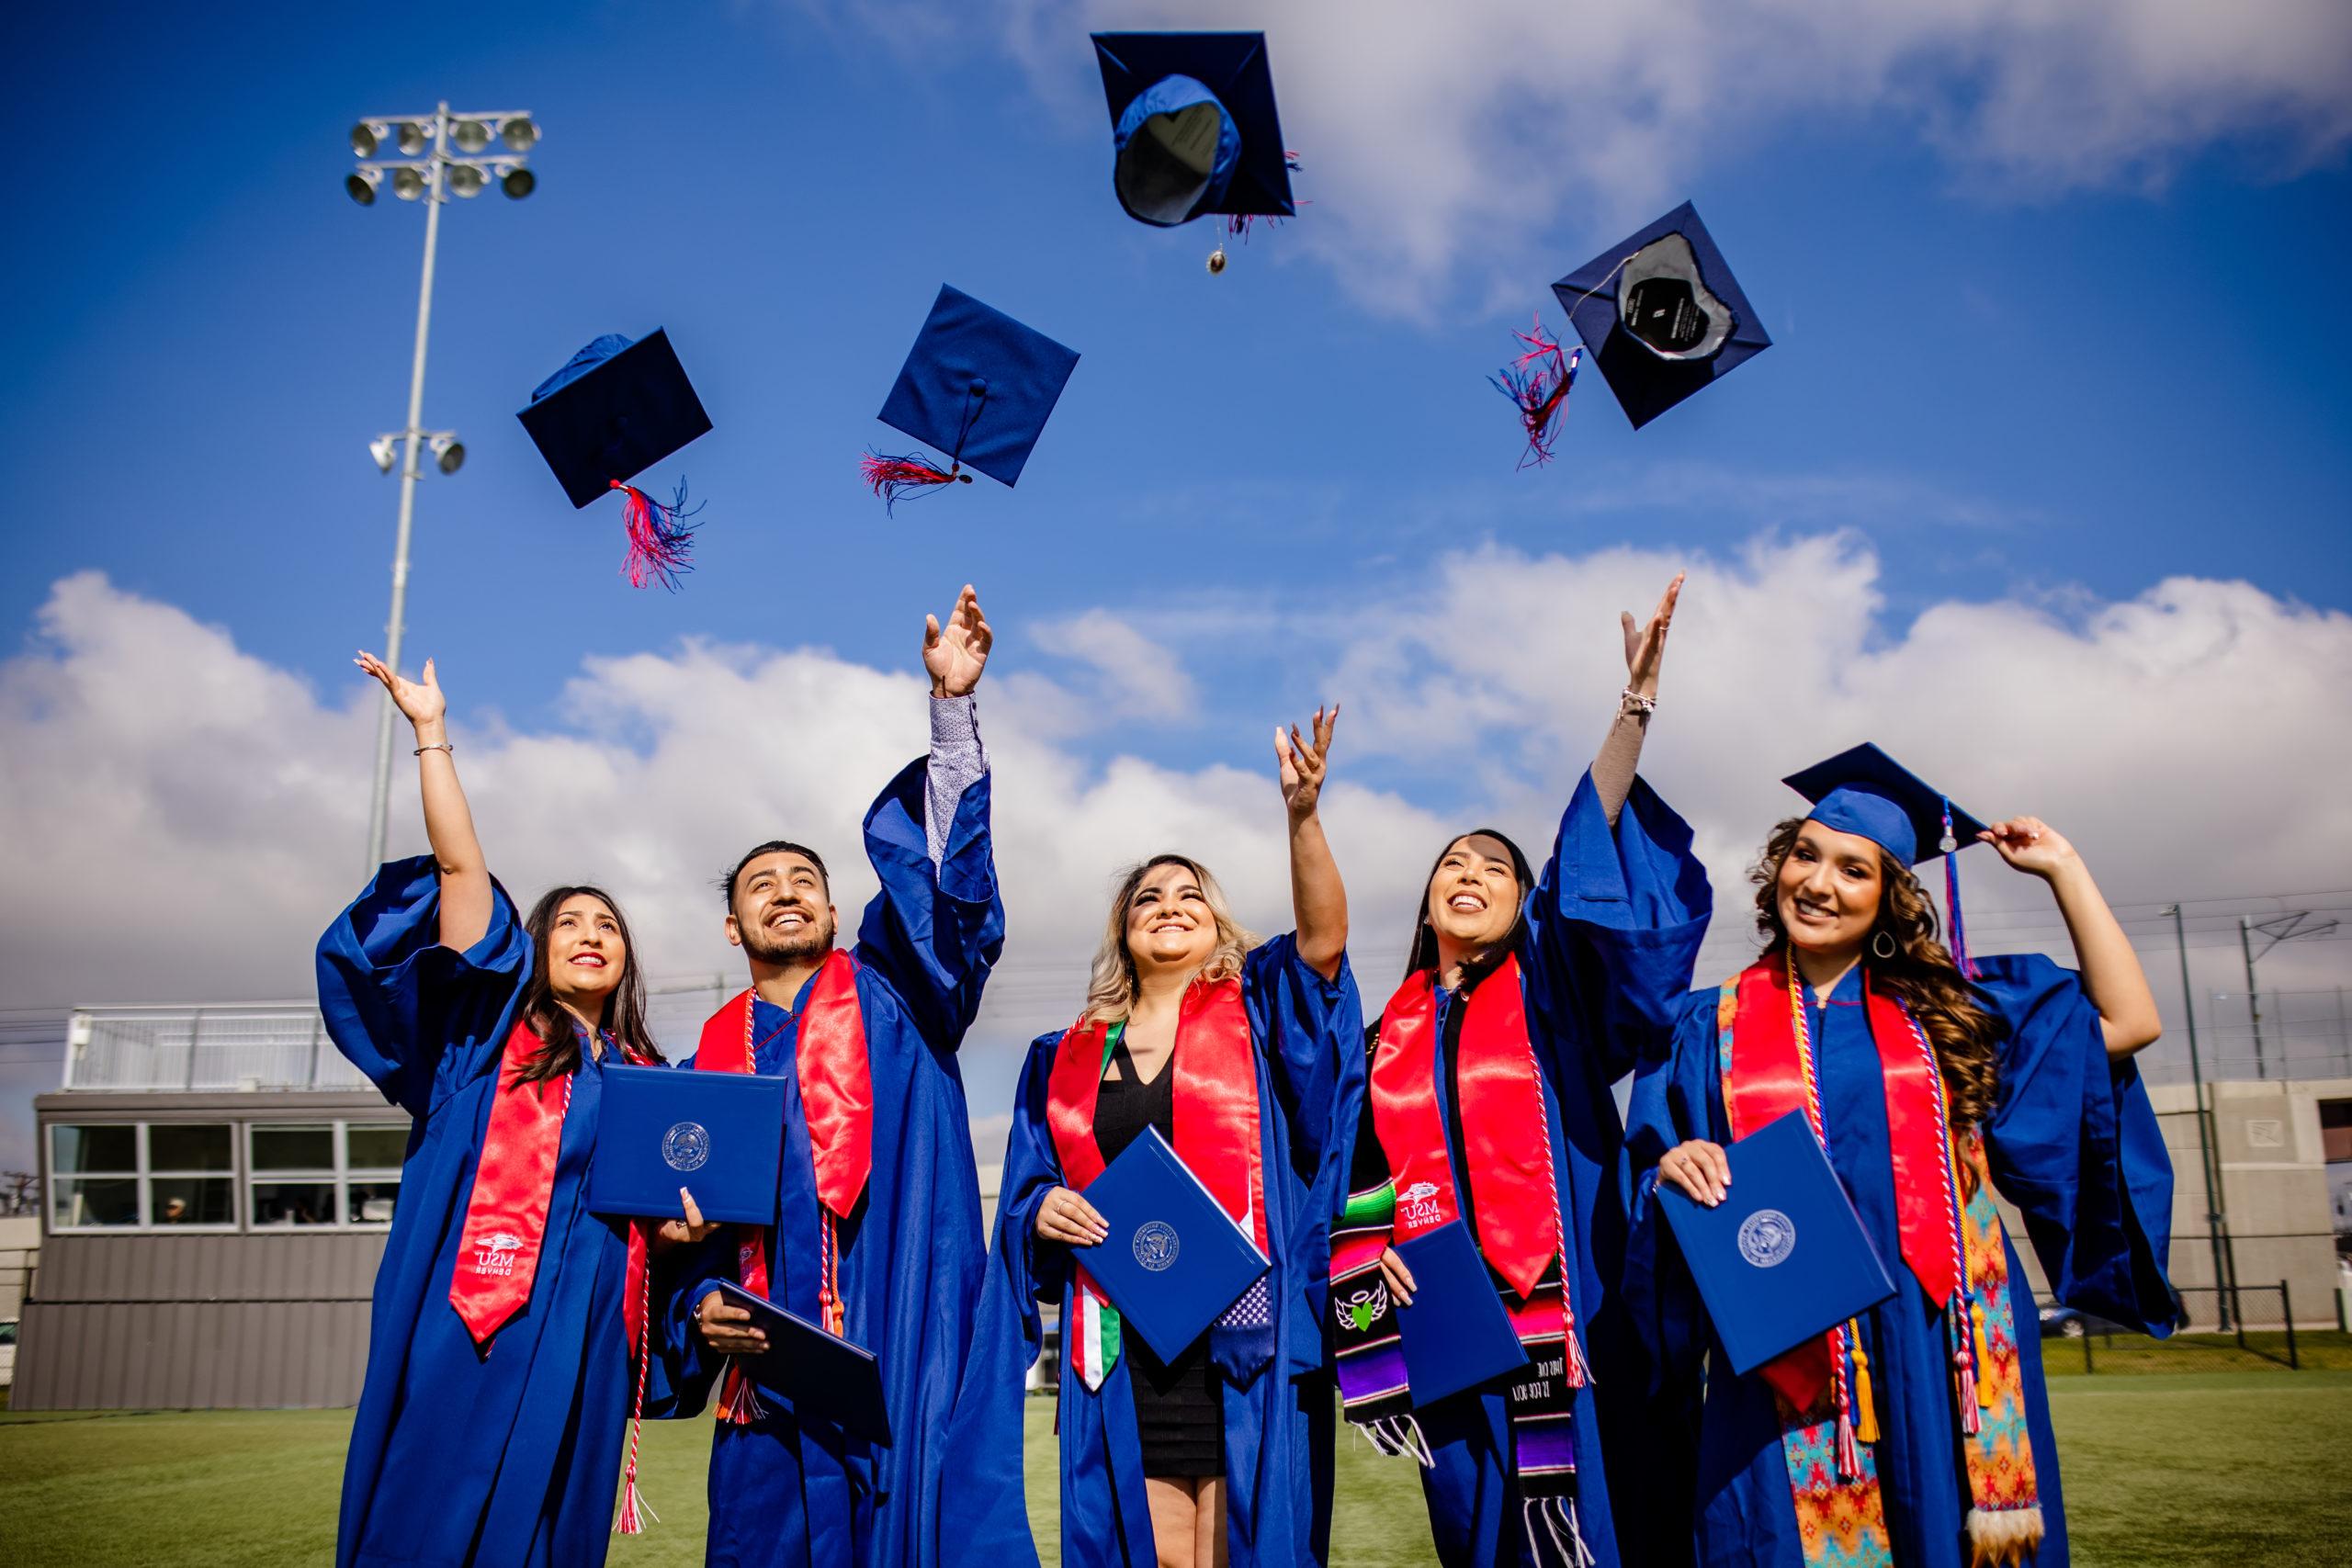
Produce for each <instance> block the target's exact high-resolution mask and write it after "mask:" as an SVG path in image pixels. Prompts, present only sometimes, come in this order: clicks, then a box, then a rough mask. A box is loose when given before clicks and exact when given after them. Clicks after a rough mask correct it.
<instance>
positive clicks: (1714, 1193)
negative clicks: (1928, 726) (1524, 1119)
mask: <svg viewBox="0 0 2352 1568" xmlns="http://www.w3.org/2000/svg"><path fill="white" fill-rule="evenodd" d="M1788 782H1789V783H1790V784H1792V785H1793V786H1794V787H1796V788H1797V789H1798V790H1799V791H1800V792H1801V793H1803V794H1804V795H1805V796H1806V797H1807V798H1808V799H1810V800H1813V801H1815V803H1816V804H1815V807H1814V808H1813V810H1812V812H1811V814H1810V815H1808V816H1805V817H1803V818H1790V819H1788V820H1786V821H1784V822H1782V823H1781V824H1780V825H1779V826H1778V827H1776V828H1775V829H1773V830H1772V833H1771V836H1770V838H1769V839H1768V840H1766V841H1765V845H1764V850H1763V853H1762V855H1761V857H1760V858H1759V860H1758V863H1757V867H1756V871H1755V873H1754V876H1753V880H1754V881H1755V883H1756V887H1757V893H1756V911H1757V916H1756V923H1757V928H1758V931H1759V932H1760V933H1761V935H1762V936H1763V938H1764V942H1765V947H1764V953H1763V954H1762V956H1760V957H1759V958H1758V960H1757V962H1756V963H1755V964H1752V965H1751V966H1749V967H1748V968H1747V970H1745V971H1743V972H1742V973H1741V974H1740V975H1738V976H1736V977H1735V978H1734V979H1732V980H1730V981H1727V982H1726V983H1724V985H1723V986H1722V987H1711V988H1709V989H1706V990H1702V991H1700V992H1697V993H1695V994H1694V995H1693V996H1692V997H1691V998H1690V1001H1689V1003H1688V1004H1687V1006H1686V1008H1685V1010H1684V1011H1683V1014H1682V1018H1681V1022H1680V1024H1679V1028H1678V1030H1677V1032H1676V1035H1675V1039H1674V1043H1673V1048H1672V1050H1671V1051H1670V1053H1668V1054H1667V1055H1663V1056H1661V1057H1660V1058H1659V1059H1658V1060H1657V1061H1656V1062H1655V1063H1653V1064H1651V1065H1648V1066H1645V1068H1644V1069H1643V1071H1642V1073H1641V1075H1640V1077H1638V1078H1637V1080H1636V1082H1635V1086H1634V1099H1633V1106H1632V1115H1631V1121H1632V1131H1631V1134H1630V1135H1629V1144H1630V1145H1631V1147H1632V1149H1633V1152H1634V1161H1635V1164H1636V1165H1647V1166H1654V1167H1655V1168H1656V1169H1655V1172H1654V1173H1653V1174H1649V1175H1645V1177H1644V1178H1643V1180H1642V1184H1641V1187H1640V1189H1639V1191H1638V1193H1637V1198H1636V1203H1635V1209H1634V1235H1633V1241H1632V1245H1631V1247H1630V1249H1629V1261H1628V1268H1627V1273H1626V1285H1625V1289H1626V1293H1627V1296H1628V1298H1629V1300H1632V1301H1633V1302H1634V1305H1635V1310H1636V1315H1637V1316H1638V1317H1639V1318H1640V1319H1641V1321H1642V1322H1643V1325H1644V1329H1645V1334H1646V1335H1648V1336H1649V1337H1651V1338H1652V1340H1653V1341H1654V1343H1655V1345H1656V1347H1657V1351H1658V1353H1659V1355H1660V1357H1661V1359H1662V1360H1663V1362H1664V1365H1665V1371H1666V1373H1667V1375H1668V1378H1669V1380H1672V1381H1673V1382H1675V1383H1676V1386H1677V1387H1679V1389H1680V1390H1682V1391H1684V1392H1685V1393H1689V1392H1693V1391H1695V1390H1696V1386H1697V1383H1698V1381H1699V1378H1700V1363H1701V1359H1702V1356H1703V1355H1704V1354H1705V1352H1706V1351H1707V1349H1708V1348H1709V1346H1710V1344H1711V1343H1712V1342H1713V1336H1712V1333H1711V1331H1710V1329H1711V1324H1710V1320H1709V1318H1708V1317H1707V1314H1706V1310H1705V1308H1704V1306H1703V1305H1702V1303H1700V1301H1699V1298H1698V1296H1697V1294H1696V1293H1695V1291H1694V1289H1693V1287H1692V1284H1691V1277H1690V1275H1689V1273H1688V1266H1687V1265H1686V1264H1685V1263H1684V1261H1683V1258H1682V1256H1681V1254H1680V1253H1679V1251H1678V1250H1677V1248H1676V1246H1675V1243H1674V1242H1673V1240H1672V1238H1671V1236H1670V1235H1669V1233H1668V1232H1667V1231H1666V1229H1665V1228H1664V1226H1663V1224H1661V1221H1662V1220H1663V1218H1664V1216H1663V1214H1662V1213H1661V1212H1660V1211H1661V1207H1662V1205H1663V1204H1665V1203H1669V1202H1680V1201H1683V1198H1682V1196H1680V1195H1687V1196H1688V1197H1689V1198H1691V1199H1693V1200H1695V1201H1698V1202H1700V1203H1702V1204H1705V1205H1710V1206H1713V1205H1715V1204H1718V1203H1722V1202H1724V1201H1730V1202H1732V1203H1734V1204H1735V1205H1736V1204H1737V1203H1738V1202H1739V1201H1740V1194H1739V1193H1738V1192H1737V1191H1735V1190H1733V1189H1732V1187H1731V1181H1732V1171H1731V1168H1730V1166H1729V1165H1728V1163H1727V1162H1726V1160H1725V1157H1724V1145H1729V1144H1732V1143H1733V1142H1734V1141H1735V1140H1736V1139H1738V1138H1741V1137H1744V1136H1746V1135H1747V1134H1750V1133H1753V1132H1755V1131H1756V1130H1757V1129H1758V1128H1759V1127H1761V1126H1763V1125H1765V1124H1766V1123H1767V1122H1772V1121H1775V1120H1777V1119H1778V1118H1780V1117H1782V1116H1785V1115H1790V1114H1797V1113H1801V1114H1803V1115H1804V1117H1805V1118H1806V1121H1807V1122H1808V1123H1809V1124H1810V1125H1811V1127H1812V1128H1813V1130H1814V1132H1815V1136H1816V1138H1817V1139H1818V1141H1819V1143H1820V1145H1822V1147H1823V1148H1824V1150H1825V1151H1826V1155H1827V1156H1828V1159H1829V1163H1830V1165H1831V1167H1832V1168H1834V1169H1835V1170H1836V1172H1837V1175H1838V1181H1839V1183H1840V1185H1841V1186H1842V1187H1843V1188H1844V1190H1845V1192H1846V1194H1847V1196H1848V1197H1849V1199H1851V1201H1852V1202H1853V1205H1854V1209H1855V1211H1856V1213H1857V1214H1858V1215H1859V1216H1860V1220H1861V1223H1862V1227H1863V1229H1864V1231H1865V1233H1866V1234H1867V1235H1869V1237H1870V1239H1871V1244H1872V1246H1873V1247H1874V1249H1875V1251H1876V1253H1877V1256H1878V1258H1879V1260H1880V1261H1881V1262H1883V1265H1884V1267H1885V1269H1886V1272H1887V1274H1888V1276H1889V1277H1890V1278H1891V1280H1892V1281H1893V1283H1894V1287H1895V1293H1894V1296H1893V1297H1892V1298H1891V1299H1889V1300H1886V1301H1883V1302H1882V1303H1880V1304H1878V1305H1877V1306H1875V1307H1871V1308H1870V1309H1868V1310H1866V1311H1864V1312H1862V1313H1860V1314H1858V1315H1856V1316H1854V1317H1850V1318H1848V1319H1846V1320H1845V1321H1844V1322H1842V1323H1839V1324H1837V1325H1834V1326H1833V1327H1831V1328H1830V1329H1829V1330H1828V1331H1827V1332H1826V1333H1825V1334H1822V1335H1820V1336H1818V1337H1814V1338H1811V1339H1807V1340H1804V1341H1803V1342H1801V1343H1799V1344H1798V1345H1796V1346H1794V1347H1792V1348H1790V1349H1789V1350H1787V1351H1785V1352H1783V1353H1781V1355H1779V1356H1777V1357H1776V1358H1774V1359H1772V1360H1770V1361H1768V1362H1766V1363H1764V1364H1763V1365H1761V1366H1760V1367H1758V1368H1757V1369H1756V1370H1755V1371H1751V1372H1750V1373H1748V1374H1747V1375H1746V1376H1735V1375H1733V1374H1732V1373H1731V1372H1730V1371H1729V1370H1728V1368H1727V1366H1726V1365H1725V1363H1724V1359H1723V1358H1722V1356H1721V1354H1720V1352H1718V1354H1717V1355H1716V1357H1715V1358H1714V1359H1713V1361H1712V1363H1711V1364H1709V1366H1708V1367H1707V1369H1706V1371H1705V1376H1704V1389H1703V1400H1704V1404H1703V1406H1702V1410H1701V1414H1700V1428H1699V1432H1700V1436H1699V1453H1698V1486H1697V1495H1696V1498H1695V1508H1696V1513H1697V1518H1696V1523H1695V1535H1694V1540H1695V1545H1696V1549H1697V1552H1698V1557H1699V1560H1700V1562H1702V1563H1707V1564H1741V1565H1744V1568H1809V1565H1811V1564H1815V1563H1820V1562H1838V1563H1890V1562H1891V1563H1895V1564H1901V1565H1902V1568H1962V1565H1965V1564H1984V1563H1993V1562H2003V1563H2027V1564H2033V1565H2036V1568H2056V1565H2059V1564H2063V1563H2064V1562H2066V1561H2067V1550H2066V1529H2065V1513H2064V1506H2063V1503H2062V1499H2061V1495H2060V1491H2059V1484H2058V1462H2057V1458H2058V1456H2057V1451H2056V1446H2055V1444H2054V1443H2053V1441H2052V1437H2051V1429H2050V1409H2049V1401H2048V1399H2047V1397H2046V1395H2045V1392H2044V1388H2043V1383H2042V1375H2041V1348H2040V1343H2039V1321H2038V1315H2037V1311H2036V1307H2035V1303H2034V1298H2033V1292H2031V1290H2030V1288H2029V1287H2028V1286H2027V1283H2026V1280H2025V1279H2024V1276H2023V1273H2022V1272H2021V1269H2020V1267H2019V1261H2018V1252H2017V1248H2016V1247H2015V1246H2014V1245H2013V1244H2012V1241H2011V1238H2010V1237H2009V1236H2008V1235H2007V1232H2006V1229H2005V1227H2004V1226H2003V1224H2002V1221H2001V1217H2000V1214H1999V1213H1998V1211H1997V1210H1996V1208H1995V1206H1994V1195H1995V1193H1996V1190H1997V1192H1998V1193H1999V1194H2000V1195H2001V1196H2002V1197H2005V1198H2007V1199H2008V1200H2009V1201H2011V1202H2012V1203H2014V1204H2015V1205H2016V1206H2017V1207H2018V1209H2020V1210H2021V1211H2022V1212H2023V1213H2024V1214H2025V1216H2026V1219H2027V1221H2028V1223H2029V1225H2030V1229H2031V1233H2032V1235H2033V1239H2034V1244H2035V1250H2036V1251H2037V1253H2038V1254H2039V1255H2040V1257H2041V1265H2042V1268H2043V1270H2044V1271H2045V1273H2046V1274H2047V1276H2048V1278H2049V1280H2050V1281H2051V1283H2052V1287H2053V1290H2054V1292H2055V1293H2056V1295H2057V1297H2058V1299H2059V1300H2061V1301H2064V1302H2065V1303H2068V1304H2070V1305H2073V1306H2076V1307H2079V1308H2082V1309H2083V1310H2085V1311H2088V1312H2094V1313H2097V1314H2099V1315H2101V1316H2104V1317H2109V1318H2112V1319H2114V1320H2116V1321H2117V1322H2120V1323H2125V1324H2129V1325H2133V1326H2135V1327H2141V1328H2145V1329H2147V1330H2148V1331H2150V1332H2153V1333H2162V1332H2165V1331H2167V1329H2168V1327H2169V1325H2170V1320H2171V1315H2172V1312H2173V1307H2172V1301H2171V1295H2170V1292H2169V1288H2168V1287H2167V1285H2166V1283H2165V1273H2164V1263H2165V1247H2166V1244H2167V1240H2168V1237H2167V1234H2166V1226H2167V1222H2168V1218H2169V1210H2170V1205H2171V1167H2170V1164H2169V1162H2168V1161H2167V1159H2166V1156H2165V1149H2164V1145H2163V1142H2162V1140H2161V1138H2160V1137H2159V1136H2158V1134H2157V1131H2156V1123H2155V1119H2154V1114H2153V1112H2152V1111H2151V1110H2150V1108H2149V1105H2148V1101H2147V1096H2146V1094H2145V1092H2144V1091H2143V1089H2141V1088H2140V1085H2139V1078H2138V1074H2137V1072H2136V1071H2135V1069H2134V1068H2133V1066H2132V1065H2131V1055H2132V1053H2134V1052H2136V1051H2138V1050H2140V1049H2141V1048H2142V1047H2143V1046H2144V1045H2146V1044H2148V1043H2150V1042H2151V1041H2153V1040H2154V1039H2155V1038H2156V1032H2157V1017H2156V1007H2155V1001H2154V998H2153V997H2152V996H2151V995H2150V994H2149V990H2148V981H2147V976H2145V975H2144V974H2143V973H2142V972H2141V968H2140V963H2139V960H2138V958H2137V957H2136V956H2135V955H2134V954H2133V953H2132V951H2131V943H2130V942H2129V941H2128V940H2127V939H2126V938H2125V936H2124V934H2123V931H2122V929H2121V928H2120V926H2119V925H2117V923H2116V920H2115V917H2114V915H2113V914H2112V913H2111V912H2110V911H2109V908H2108V907H2107V903H2106V900H2105V899H2104V898H2102V897H2100V895H2099V891H2098V886H2097V885H2096V884H2094V883H2093V882H2092V880H2091V875H2090V873H2089V871H2088V870H2087V869H2086V868H2085V866H2084V864H2083V862H2082V858H2081V857H2080V856H2079V855H2077V854H2076V853H2075V850H2074V847H2073V846H2072V845H2071V844H2069V843H2068V842H2067V841H2066V840H2065V839H2064V838H2063V837H2061V836H2060V835H2059V834H2058V833H2057V832H2056V831H2055V830H2054V829H2051V828H2050V827H2048V826H2047V825H2045V824H2044V823H2042V822H2041V821H2040V820H2039V819H2037V818H2031V817H2015V818H2007V819H2006V820H2003V821H1998V822H1994V823H1992V824H1990V825H1985V824H1981V823H1979V822H1977V821H1976V820H1975V819H1974V818H1971V817H1969V816H1968V815H1967V813H1965V812H1962V811H1960V810H1958V809H1956V808H1954V807H1951V804H1950V803H1949V802H1948V801H1947V800H1945V798H1944V797H1943V796H1942V795H1941V794H1940V793H1939V792H1937V791H1935V790H1933V789H1930V788H1929V787H1928V785H1926V784H1922V783H1921V782H1920V781H1919V780H1917V778H1914V777H1913V776H1912V775H1911V774H1910V773H1906V772H1905V771H1904V770H1903V769H1902V768H1900V767H1899V766H1897V765H1896V764H1895V763H1894V761H1893V760H1892V759H1890V758H1888V757H1887V756H1886V754H1885V753H1884V752H1882V751H1880V750H1878V749H1877V748H1876V747H1874V746H1863V747H1858V748H1856V749H1855V750H1852V751H1849V752H1847V753H1846V754H1845V755H1843V756H1841V757H1838V758H1836V759H1833V760H1832V761H1829V762H1827V763H1824V764H1822V765H1821V766H1819V767H1817V768H1815V769H1811V770H1808V771H1807V772H1806V773H1801V774H1798V775H1796V776H1794V777H1792V778H1791V779H1790V780H1789V781H1788ZM1962 840H1981V841H1983V842H1985V843H1989V844H1991V845H1992V846H1993V848H1994V849H1995V851H1996V852H1998V853H1999V855H2000V857H2001V859H2002V860H2003V861H2005V862H2007V863H2008V864H2009V865H2010V866H2012V867H2014V868H2015V869H2017V870H2018V871H2022V872H2024V873H2026V874H2029V875H2030V876H2035V877H2038V878H2040V879H2041V880H2042V881H2043V882H2045V883H2047V884H2048V885H2049V886H2050V889H2051V891H2052V894H2053V895H2054V896H2055V897H2056V899H2057V904H2058V910H2059V913H2060V914H2061V915H2062V916H2064V919H2065V922H2066V929H2067V932H2068V934H2069V935H2070V936H2071V937H2072V939H2073V941H2074V945H2075V953H2077V954H2078V955H2079V956H2080V958H2081V960H2082V968H2081V970H2080V971H2079V972H2076V971H2074V970H2069V969H2062V968H2060V967H2059V966H2058V965H2057V964H2052V962H2051V961H2050V960H2048V959H2047V958H2043V957H2041V956H2039V955H2035V954H2030V953H2021V954H2013V955H2004V956H2001V957H1996V958H1982V959H1978V960H1975V961H1974V962H1973V963H1972V962H1971V960H1970V959H1969V957H1968V954H1967V951H1966V943H1965V942H1964V940H1963V938H1962V919H1961V917H1960V914H1959V910H1958V908H1957V906H1956V905H1954V906H1953V908H1952V919H1951V926H1952V935H1953V940H1952V945H1951V948H1950V949H1947V948H1946V947H1945V945H1944V944H1943V942H1941V941H1939V937H1938V925H1937V919H1936V912H1935V908H1934V906H1933V905H1931V904H1930V903H1929V902H1928V895H1927V891H1926V889H1925V888H1924V887H1923V886H1921V885H1920V883H1919V881H1918V879H1917V877H1916V876H1914V874H1912V871H1911V866H1912V864H1913V863H1915V862H1917V861H1919V860H1921V859H1924V858H1926V857H1928V856H1931V855H1934V854H1936V853H1937V852H1939V850H1940V851H1942V852H1945V853H1946V854H1947V856H1948V857H1949V855H1950V853H1951V852H1954V851H1956V850H1957V849H1958V847H1959V845H1960V843H1961V841H1962ZM1946 872H1947V878H1946V889H1947V895H1946V896H1947V900H1948V901H1949V900H1950V899H1951V897H1953V895H1954V894H1955V893H1956V890H1957V881H1956V878H1955V877H1954V876H1953V875H1952V874H1951V861H1950V859H1949V858H1947V861H1946ZM1743 1179H1744V1180H1746V1181H1747V1182H1748V1183H1749V1184H1750V1190H1755V1187H1754V1184H1755V1183H1756V1182H1758V1181H1764V1180H1769V1179H1774V1173H1771V1172H1770V1171H1769V1170H1766V1169H1759V1170H1758V1171H1757V1172H1756V1173H1754V1174H1752V1175H1751V1176H1749V1177H1747V1178H1743ZM1661 1182H1664V1183H1667V1184H1670V1185H1671V1186H1673V1187H1674V1188H1676V1189H1677V1190H1678V1193H1679V1194H1680V1195H1676V1194H1662V1193H1660V1192H1659V1191H1658V1190H1657V1187H1658V1184H1659V1183H1661ZM1759 1213H1761V1211H1759ZM1758 1234H1759V1235H1760V1234H1762V1233H1760V1232H1759V1233H1758ZM1751 1250H1753V1249H1751V1248H1750V1247H1747V1245H1746V1244H1745V1243H1743V1244H1742V1246H1741V1253H1742V1257H1743V1258H1745V1259H1746V1261H1747V1264H1748V1265H1750V1266H1753V1267H1757V1272H1758V1276H1759V1278H1758V1280H1756V1282H1755V1285H1754V1287H1753V1288H1754V1289H1755V1290H1756V1291H1757V1292H1758V1296H1759V1298H1760V1297H1761V1296H1762V1295H1763V1294H1764V1293H1765V1292H1769V1291H1770V1290H1771V1289H1772V1288H1773V1282H1771V1281H1768V1280H1765V1279H1763V1278H1761V1275H1762V1272H1763V1269H1762V1267H1760V1266H1758V1259H1757V1258H1753V1257H1750V1256H1748V1255H1749V1253H1750V1252H1751ZM1766 1250H1767V1251H1769V1250H1770V1249H1769V1248H1768V1249H1766ZM1733 1261H1737V1260H1733ZM1803 1280H1804V1277H1803V1276H1797V1277H1795V1278H1794V1279H1792V1280H1790V1281H1787V1282H1786V1283H1788V1284H1795V1285H1800V1286H1801V1285H1802V1283H1803ZM1833 1310H1834V1309H1833Z"/></svg>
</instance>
